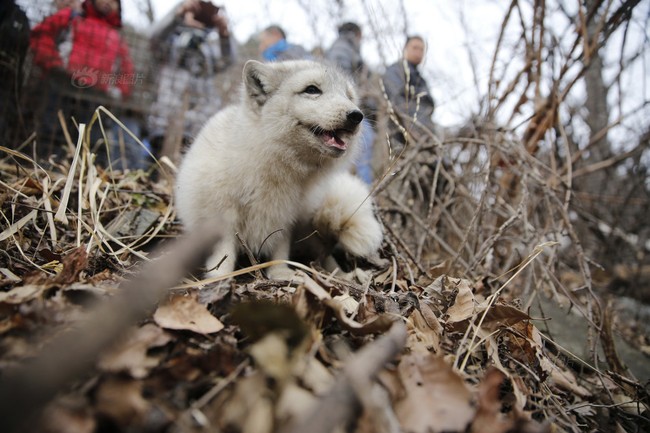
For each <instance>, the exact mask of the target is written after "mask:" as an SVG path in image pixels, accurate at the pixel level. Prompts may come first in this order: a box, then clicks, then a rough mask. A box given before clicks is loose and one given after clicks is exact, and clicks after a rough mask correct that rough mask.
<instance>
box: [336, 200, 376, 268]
mask: <svg viewBox="0 0 650 433" xmlns="http://www.w3.org/2000/svg"><path fill="white" fill-rule="evenodd" d="M383 237H384V235H383V233H382V230H381V225H380V224H379V221H377V219H376V218H375V216H374V215H373V213H372V210H371V209H370V208H366V209H360V210H359V211H358V212H357V213H356V214H354V215H353V216H352V218H350V220H348V222H347V223H346V224H345V226H344V227H343V230H342V231H341V232H340V234H339V243H340V244H341V245H342V246H343V248H345V249H346V250H347V251H348V252H350V253H352V254H354V255H355V256H359V257H371V256H374V255H375V254H376V252H377V250H379V248H380V247H381V242H382V240H383Z"/></svg>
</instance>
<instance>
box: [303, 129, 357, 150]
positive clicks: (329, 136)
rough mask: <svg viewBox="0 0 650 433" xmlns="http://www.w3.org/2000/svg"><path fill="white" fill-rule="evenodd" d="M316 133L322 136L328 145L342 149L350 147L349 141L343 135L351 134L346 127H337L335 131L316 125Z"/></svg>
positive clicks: (314, 130)
mask: <svg viewBox="0 0 650 433" xmlns="http://www.w3.org/2000/svg"><path fill="white" fill-rule="evenodd" d="M312 131H313V132H314V135H316V136H317V137H320V139H321V140H323V143H325V145H326V146H329V147H334V148H336V149H340V150H346V149H347V148H348V143H347V141H346V140H345V139H344V138H343V137H342V136H343V134H346V133H347V134H349V133H350V131H348V130H345V129H336V130H334V131H326V130H324V129H323V128H320V127H318V126H317V127H315V128H313V129H312Z"/></svg>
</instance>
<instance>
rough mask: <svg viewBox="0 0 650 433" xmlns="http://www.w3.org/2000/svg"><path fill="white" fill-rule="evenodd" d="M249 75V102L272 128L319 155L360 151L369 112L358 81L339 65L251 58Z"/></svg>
mask: <svg viewBox="0 0 650 433" xmlns="http://www.w3.org/2000/svg"><path fill="white" fill-rule="evenodd" d="M243 75H244V77H243V78H244V89H245V97H246V98H247V103H248V105H249V108H250V109H252V111H253V112H254V113H255V115H256V116H258V118H259V124H260V126H261V127H262V128H264V129H267V131H266V132H267V133H268V134H270V135H271V136H274V137H278V134H280V135H281V136H283V137H284V138H285V139H286V140H285V141H286V143H287V144H288V145H289V146H291V148H293V149H294V150H295V151H297V152H305V153H309V154H310V155H312V156H317V157H319V158H321V157H323V156H326V157H330V158H338V157H340V156H342V155H349V154H353V153H355V149H356V148H357V147H358V145H357V141H358V139H359V135H360V128H361V121H362V120H363V113H362V112H361V110H359V108H358V106H357V94H356V92H355V89H354V86H353V85H352V82H351V81H350V80H349V79H348V78H347V77H346V76H345V75H344V74H343V73H341V72H340V71H338V70H337V69H336V68H335V67H333V66H330V65H325V64H322V63H318V62H314V61H310V60H294V61H286V62H278V63H260V62H257V61H254V60H250V61H248V62H247V63H246V65H245V66H244V74H243Z"/></svg>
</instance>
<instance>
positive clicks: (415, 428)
mask: <svg viewBox="0 0 650 433" xmlns="http://www.w3.org/2000/svg"><path fill="white" fill-rule="evenodd" d="M397 370H398V374H399V377H400V379H401V382H402V387H403V393H404V397H403V398H402V399H400V400H399V401H397V402H396V404H395V412H396V413H397V417H398V419H399V421H400V424H401V426H402V428H403V431H404V432H408V433H436V432H447V431H465V429H466V428H467V426H468V425H469V424H470V422H471V421H472V418H473V417H474V409H473V408H472V405H471V399H472V396H471V393H470V391H469V390H468V389H467V387H466V386H465V383H464V382H463V379H462V378H461V377H460V376H459V375H458V373H456V372H455V371H454V370H453V369H452V368H451V366H450V365H448V364H447V363H446V362H445V361H444V359H443V358H442V357H438V356H435V355H433V354H430V353H422V352H413V353H410V354H408V355H406V356H404V357H403V358H402V360H401V362H400V363H399V366H398V367H397Z"/></svg>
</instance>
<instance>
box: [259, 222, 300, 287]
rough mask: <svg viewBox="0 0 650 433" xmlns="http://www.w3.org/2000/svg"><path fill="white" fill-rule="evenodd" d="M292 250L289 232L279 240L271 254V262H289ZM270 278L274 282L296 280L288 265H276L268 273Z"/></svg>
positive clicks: (283, 234)
mask: <svg viewBox="0 0 650 433" xmlns="http://www.w3.org/2000/svg"><path fill="white" fill-rule="evenodd" d="M290 248H291V236H290V234H289V231H288V230H287V231H286V233H284V232H283V233H282V239H280V240H278V243H277V244H276V245H275V248H274V249H273V252H272V254H271V260H289V250H290ZM266 274H267V275H268V277H269V278H270V279H272V280H291V279H293V278H294V275H295V271H293V270H292V269H291V268H289V266H287V265H286V264H284V263H283V264H280V265H274V266H271V267H270V268H268V270H267V271H266Z"/></svg>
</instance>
